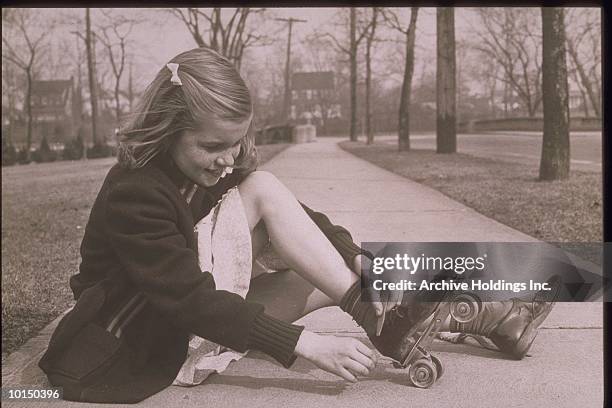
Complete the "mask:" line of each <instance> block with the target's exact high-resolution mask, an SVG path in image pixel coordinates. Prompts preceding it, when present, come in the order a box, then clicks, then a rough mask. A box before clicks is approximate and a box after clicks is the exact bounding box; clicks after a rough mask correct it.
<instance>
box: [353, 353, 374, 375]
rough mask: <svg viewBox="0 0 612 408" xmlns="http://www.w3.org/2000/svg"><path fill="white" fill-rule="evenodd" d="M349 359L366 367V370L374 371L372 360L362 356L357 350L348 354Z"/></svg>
mask: <svg viewBox="0 0 612 408" xmlns="http://www.w3.org/2000/svg"><path fill="white" fill-rule="evenodd" d="M349 358H351V359H352V360H354V361H356V362H358V363H359V364H361V365H362V366H364V367H366V368H367V369H368V370H372V369H374V366H375V364H374V361H373V360H372V358H370V357H369V356H366V355H365V354H362V353H361V352H360V351H359V350H353V352H352V353H350V354H349Z"/></svg>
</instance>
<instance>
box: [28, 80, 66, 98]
mask: <svg viewBox="0 0 612 408" xmlns="http://www.w3.org/2000/svg"><path fill="white" fill-rule="evenodd" d="M71 87H72V79H54V80H51V81H33V82H32V93H33V94H37V95H51V94H61V93H64V92H65V91H66V90H69V89H70V88H71Z"/></svg>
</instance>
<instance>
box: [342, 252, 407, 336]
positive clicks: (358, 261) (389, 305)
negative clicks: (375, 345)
mask: <svg viewBox="0 0 612 408" xmlns="http://www.w3.org/2000/svg"><path fill="white" fill-rule="evenodd" d="M362 263H363V267H364V268H365V269H368V268H370V267H371V263H372V261H371V260H370V258H368V257H367V256H365V255H361V254H359V255H357V256H355V258H354V259H353V272H355V273H356V274H357V275H359V276H361V271H362V269H361V268H362ZM381 295H383V296H388V297H387V298H386V299H381V301H380V302H372V306H374V310H375V311H376V316H378V324H377V325H376V335H377V336H380V332H381V331H382V328H383V325H384V323H385V316H386V313H387V311H388V310H391V309H393V308H394V307H397V306H401V304H402V298H403V295H404V292H403V291H401V290H394V291H391V292H389V293H381Z"/></svg>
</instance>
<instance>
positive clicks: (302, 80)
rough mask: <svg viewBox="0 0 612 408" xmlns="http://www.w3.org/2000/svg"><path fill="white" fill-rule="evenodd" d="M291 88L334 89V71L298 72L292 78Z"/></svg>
mask: <svg viewBox="0 0 612 408" xmlns="http://www.w3.org/2000/svg"><path fill="white" fill-rule="evenodd" d="M291 89H293V90H295V91H304V90H308V89H311V90H316V89H334V73H333V72H332V71H320V72H296V73H295V74H293V76H292V78H291Z"/></svg>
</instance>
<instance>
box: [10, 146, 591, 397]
mask: <svg viewBox="0 0 612 408" xmlns="http://www.w3.org/2000/svg"><path fill="white" fill-rule="evenodd" d="M336 142H337V140H335V139H319V142H317V143H309V144H301V145H295V146H292V147H290V148H289V149H287V150H285V151H284V152H282V153H281V154H280V155H278V156H277V157H275V158H274V159H273V160H271V161H270V162H268V163H267V164H266V165H265V166H263V169H265V170H268V171H271V172H273V173H275V174H276V175H277V176H278V177H279V178H280V179H281V180H282V181H283V182H284V183H285V184H286V185H287V186H288V187H289V188H290V189H291V190H292V191H293V192H294V193H295V194H296V195H297V197H298V198H299V199H300V200H301V201H303V202H305V203H306V204H308V205H309V206H310V207H312V208H313V209H316V210H318V211H322V212H324V213H326V214H327V215H329V216H330V218H331V219H332V221H333V222H334V223H337V224H340V225H343V226H345V227H347V228H348V229H349V230H350V231H351V232H352V234H353V236H354V238H355V240H356V241H506V242H507V241H534V239H533V238H531V237H529V236H527V235H524V234H522V233H520V232H518V231H515V230H513V229H511V228H509V227H507V226H505V225H502V224H500V223H498V222H496V221H494V220H491V219H489V218H486V217H484V216H482V215H480V214H478V213H476V212H475V211H473V210H471V209H469V208H467V207H465V206H463V205H462V204H459V203H457V202H456V201H453V200H451V199H449V198H448V197H446V196H444V195H442V194H441V193H439V192H437V191H434V190H431V189H429V188H427V187H424V186H422V185H420V184H417V183H415V182H412V181H410V180H407V179H405V178H402V177H400V176H398V175H395V174H392V173H390V172H388V171H385V170H382V169H380V168H378V167H376V166H374V165H371V164H369V163H367V162H365V161H363V160H360V159H358V158H356V157H354V156H352V155H351V154H349V153H347V152H344V151H343V150H341V149H340V148H339V147H338V146H337V145H336ZM56 322H57V321H56ZM56 322H54V323H52V324H51V325H50V326H49V327H47V328H46V329H45V330H43V332H41V334H40V335H39V336H38V337H36V338H34V339H32V340H30V341H29V342H28V343H27V344H26V345H25V346H24V347H22V348H21V349H20V350H19V351H17V352H15V353H13V354H12V355H11V356H9V357H8V358H7V361H6V362H5V364H4V365H3V369H2V384H3V386H6V385H8V384H20V385H33V386H38V387H42V386H44V385H45V384H46V379H45V377H44V375H43V374H42V373H41V372H40V370H38V368H37V366H36V363H37V361H38V358H39V355H40V354H41V353H42V351H43V350H44V347H45V345H46V342H47V341H48V338H49V335H50V333H51V332H52V330H53V327H54V326H53V325H54V324H56ZM602 322H603V316H602V304H601V303H583V304H579V303H562V304H557V306H556V307H555V309H554V310H553V312H552V313H551V315H550V317H549V318H548V319H547V321H546V322H545V323H544V327H543V328H542V330H541V331H540V333H539V335H538V338H537V339H536V341H535V342H534V344H533V346H532V349H531V351H530V353H531V355H532V356H531V357H526V358H525V359H524V360H522V361H513V360H507V359H504V358H503V357H502V356H500V355H499V354H498V353H496V352H492V351H489V350H485V349H482V348H479V347H474V346H471V345H454V344H448V343H444V342H437V343H435V344H434V347H433V350H434V353H435V354H437V355H438V357H439V358H440V359H441V360H442V364H443V365H444V367H445V374H444V376H443V377H442V378H441V379H439V380H438V382H437V383H436V384H435V385H434V386H433V387H432V388H430V389H427V390H422V389H417V388H414V387H411V386H408V379H407V376H408V374H407V371H405V370H397V369H394V368H393V367H392V365H391V364H390V362H387V361H384V360H383V361H382V362H381V363H379V365H378V367H377V368H376V370H375V372H374V373H373V374H372V375H371V376H370V377H369V378H367V379H364V380H362V381H360V382H359V383H357V384H355V385H350V386H349V385H346V384H345V383H344V382H343V381H340V380H339V379H337V378H336V377H334V376H332V375H330V374H327V373H325V372H324V371H322V370H320V369H317V368H316V367H314V366H313V365H311V364H310V363H309V362H307V361H305V360H303V359H298V361H297V362H296V363H295V365H294V366H293V367H292V369H291V370H285V369H283V368H281V367H280V366H279V365H278V364H276V363H273V362H272V360H271V359H269V358H268V357H267V356H265V355H263V354H261V353H257V352H253V353H250V354H249V356H248V357H247V358H244V359H242V360H241V361H239V362H237V363H235V364H233V365H232V366H230V368H229V369H228V370H227V371H225V372H224V373H222V374H221V375H214V376H211V377H210V378H209V379H208V380H207V381H206V383H205V385H202V386H197V387H193V388H180V387H170V388H168V389H166V390H164V391H163V392H161V393H159V394H157V395H155V396H153V397H151V398H149V399H147V400H145V401H144V402H142V403H140V404H139V405H140V406H143V407H185V406H186V407H191V406H193V407H196V406H209V407H216V406H224V407H227V408H229V407H247V408H255V407H259V406H261V407H272V406H284V407H319V406H320V407H327V406H332V407H336V406H340V407H352V408H358V407H387V406H390V407H391V406H393V407H396V406H422V407H430V406H431V407H434V406H436V407H466V406H469V407H491V406H495V407H499V408H501V407H544V406H556V407H572V408H573V407H576V406H580V407H600V406H602V404H603V363H602V361H603V331H602V329H601V327H602ZM300 323H301V324H304V325H306V327H307V328H308V329H310V330H313V331H317V332H321V333H331V334H335V335H340V336H354V337H357V338H360V339H362V340H364V341H366V342H367V338H366V337H365V335H364V334H363V332H362V331H361V330H360V329H359V328H358V327H357V326H356V325H355V324H354V323H353V322H352V321H351V319H350V317H348V316H347V315H345V314H344V313H342V312H341V311H340V310H339V309H338V308H326V309H322V310H319V311H317V312H315V313H312V314H311V315H309V316H307V317H306V318H304V319H302V320H301V321H300ZM5 403H6V401H5ZM7 405H8V406H25V404H24V403H12V404H7ZM45 405H49V406H58V405H52V404H43V403H28V404H27V406H45ZM61 406H69V407H77V406H81V407H82V406H84V405H83V404H76V403H62V404H61ZM87 406H93V405H92V404H88V405H87ZM105 406H108V405H105Z"/></svg>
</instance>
